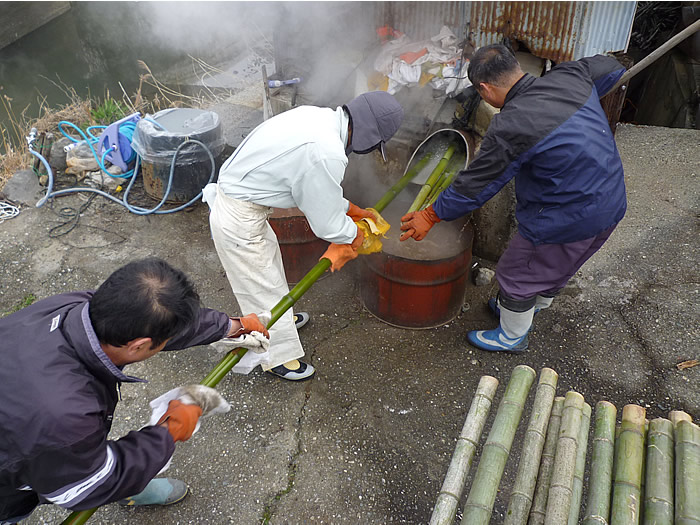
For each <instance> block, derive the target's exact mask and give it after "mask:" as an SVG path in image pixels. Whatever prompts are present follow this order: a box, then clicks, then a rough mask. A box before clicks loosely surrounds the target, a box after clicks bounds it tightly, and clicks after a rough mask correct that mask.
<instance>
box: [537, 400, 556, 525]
mask: <svg viewBox="0 0 700 525" xmlns="http://www.w3.org/2000/svg"><path fill="white" fill-rule="evenodd" d="M563 411H564V398H563V397H561V396H560V397H555V398H554V405H553V406H552V415H551V416H549V424H548V425H547V437H546V438H545V440H544V448H543V449H542V460H541V462H540V471H539V473H538V475H537V485H535V497H534V498H533V500H532V505H531V508H530V519H529V520H528V524H529V525H542V524H543V523H544V517H545V514H546V513H547V493H548V492H549V485H550V483H551V481H552V469H553V467H554V456H555V454H556V451H557V439H559V429H560V428H561V414H562V412H563Z"/></svg>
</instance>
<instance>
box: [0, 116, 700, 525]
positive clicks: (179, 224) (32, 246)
mask: <svg viewBox="0 0 700 525" xmlns="http://www.w3.org/2000/svg"><path fill="white" fill-rule="evenodd" d="M616 138H617V142H618V145H619V149H620V152H621V154H622V158H623V161H624V165H625V170H626V177H627V185H628V197H629V209H628V212H627V216H626V217H625V219H624V220H623V221H622V223H621V224H620V226H619V227H618V229H617V231H616V232H615V233H614V234H613V236H612V238H611V239H610V240H609V242H608V243H607V244H606V245H605V246H604V247H603V249H602V250H601V251H600V252H599V253H598V254H596V255H595V256H594V257H593V258H592V259H591V260H590V261H589V262H588V263H587V264H586V265H585V266H584V267H583V268H582V269H581V271H580V272H579V273H578V274H577V275H576V276H575V277H574V278H573V279H572V280H571V282H570V284H569V286H567V288H566V289H565V290H564V291H563V293H562V294H561V296H560V297H559V298H557V300H556V301H555V302H554V304H553V306H552V308H550V309H549V310H547V311H544V312H542V313H540V314H539V315H538V316H537V318H536V323H535V326H534V329H533V331H532V332H531V335H530V350H529V351H528V352H527V353H525V354H523V355H498V354H496V355H492V354H488V353H485V352H482V351H479V350H476V349H473V348H471V347H469V346H468V345H467V344H466V343H465V339H464V335H465V333H466V331H468V330H471V329H476V328H490V327H494V326H495V325H496V322H495V320H494V319H493V318H491V317H490V314H489V312H488V311H487V309H486V307H485V302H486V299H487V298H488V297H489V296H492V295H493V294H494V293H495V291H496V290H495V285H494V286H491V287H489V286H486V287H475V286H473V285H471V284H470V285H469V288H468V290H467V294H466V298H465V306H464V309H463V310H464V312H463V313H462V314H461V315H460V316H459V317H458V318H457V319H455V320H454V321H452V322H450V323H448V324H447V325H444V326H441V327H439V328H435V329H430V330H420V331H412V330H405V329H400V328H395V327H392V326H388V325H386V324H384V323H382V322H381V321H379V320H377V319H376V318H375V317H373V316H372V315H371V314H370V313H369V312H367V311H366V310H365V309H364V307H363V305H362V303H361V300H360V298H359V295H358V276H359V271H358V270H359V268H360V265H361V264H363V263H362V261H361V260H357V261H353V262H351V263H349V264H348V265H347V266H346V267H345V268H344V269H343V270H342V271H341V272H339V273H335V274H333V275H330V276H326V277H325V278H323V279H322V280H320V281H319V282H318V283H316V285H314V286H313V287H312V288H311V289H310V290H309V292H308V293H307V294H306V295H305V296H304V297H303V298H302V299H301V300H300V302H299V304H298V307H299V308H298V309H301V310H306V311H308V312H310V313H311V316H312V321H311V322H310V324H309V325H308V326H306V327H305V328H304V329H303V330H302V331H301V333H300V335H301V339H302V342H303V343H304V345H305V348H306V352H307V359H308V360H309V361H310V362H311V363H313V365H314V366H316V367H317V369H318V373H317V374H316V377H315V378H314V379H313V380H311V381H308V382H305V383H301V384H295V383H289V382H285V381H282V380H279V379H277V378H275V377H272V376H270V375H267V374H263V373H261V372H259V371H255V372H253V373H252V374H250V375H249V376H241V375H234V374H230V375H229V376H227V377H225V378H224V379H223V380H222V381H221V382H220V383H219V385H218V388H219V390H220V391H221V393H222V394H223V395H224V396H225V397H226V398H227V399H228V400H230V401H231V403H232V405H233V410H232V411H231V412H229V413H228V414H226V415H223V416H217V417H214V418H212V419H210V420H208V421H205V422H204V423H203V425H202V429H201V431H200V432H199V433H198V434H196V435H195V436H194V438H193V439H191V440H190V441H188V442H187V443H184V444H180V445H178V447H177V451H176V453H175V457H174V461H173V465H172V467H171V468H170V470H169V471H168V475H169V476H171V477H176V478H180V479H183V480H186V481H187V482H188V484H189V485H190V487H191V494H190V495H189V497H188V498H186V499H185V500H184V501H183V502H181V503H180V504H178V505H175V506H173V507H170V508H138V509H134V508H128V509H127V508H122V507H119V506H118V505H116V504H112V505H107V506H104V507H102V508H100V509H99V510H98V511H97V513H96V514H95V515H94V516H93V518H92V519H91V520H90V521H89V523H94V524H117V523H118V524H124V523H140V524H158V525H160V524H163V523H168V524H185V523H192V524H241V525H244V524H245V525H247V524H258V523H270V524H277V525H281V524H301V523H312V524H348V525H350V524H352V525H355V524H357V525H366V524H385V523H427V522H428V520H429V518H430V515H431V511H432V508H433V505H434V503H435V501H436V498H437V495H438V492H439V490H440V486H441V484H442V481H443V478H444V475H445V473H446V471H447V466H448V464H449V461H450V458H451V455H452V452H453V450H454V445H455V440H456V438H457V436H458V435H459V432H460V430H461V428H462V425H463V423H464V419H465V417H466V414H467V411H468V408H469V405H470V403H471V399H472V396H473V394H474V391H475V388H476V385H477V383H478V381H479V378H480V376H482V375H484V374H489V375H493V376H495V377H496V378H498V379H499V381H500V382H501V385H500V387H499V390H498V395H497V399H496V402H498V401H500V399H501V396H502V394H503V391H504V388H505V385H506V383H507V381H508V378H509V377H510V374H511V372H512V370H513V368H514V367H515V366H516V365H518V364H527V365H529V366H531V367H532V368H534V369H535V370H536V371H538V372H539V370H541V369H542V368H543V367H545V366H548V367H551V368H553V369H554V370H556V371H557V372H558V373H559V387H558V394H559V395H563V394H564V393H565V392H566V391H568V390H571V389H573V390H576V391H578V392H580V393H581V394H583V395H584V397H585V399H586V401H587V402H588V403H589V404H591V405H592V406H593V405H595V403H596V402H598V401H599V400H603V399H605V400H609V401H611V402H612V403H613V404H615V405H616V406H617V408H618V417H619V411H621V409H622V407H623V406H624V405H625V404H627V403H638V404H641V405H642V406H644V407H646V408H647V417H648V418H649V419H652V418H655V417H659V416H666V415H667V414H668V411H669V410H672V409H677V410H685V411H687V412H689V413H690V414H691V415H692V416H693V418H694V419H696V420H697V419H698V418H700V366H698V367H695V368H688V369H685V370H678V369H677V368H676V364H677V363H679V362H682V361H684V360H689V359H700V351H699V350H698V348H699V346H698V340H699V339H700V337H699V336H700V322H699V321H700V315H699V314H700V306H699V303H700V301H699V294H698V290H699V288H698V283H699V282H700V272H699V270H698V253H700V251H699V248H700V235H698V234H699V231H698V216H697V210H698V209H699V206H698V205H699V200H700V199H698V192H699V188H700V184H699V183H698V176H699V175H700V148H698V144H700V132H699V131H696V130H685V129H666V128H653V127H637V126H633V125H622V126H620V127H619V128H618V130H617V135H616ZM77 202H78V201H77V200H76V198H74V197H66V198H64V199H61V202H60V203H57V204H56V209H57V208H58V207H59V206H60V205H66V204H72V205H74V206H75V205H76V203H77ZM56 220H57V217H56V215H55V213H54V211H52V210H51V209H49V208H47V207H45V208H41V209H35V208H31V207H25V208H23V209H22V211H21V213H20V215H19V216H18V217H16V218H14V219H11V220H9V221H6V222H5V223H3V224H1V225H0V261H1V262H0V268H1V269H0V305H1V308H0V310H1V311H7V310H9V309H10V308H12V307H13V306H15V305H18V304H20V303H21V302H22V301H23V299H24V298H25V297H26V296H27V295H28V294H33V295H35V296H36V297H37V298H38V299H41V298H44V297H47V296H49V295H52V294H56V293H60V292H67V291H71V290H76V289H84V288H92V287H96V286H98V285H99V284H100V283H101V282H102V280H103V279H104V278H106V277H107V276H108V275H109V274H110V273H111V272H112V271H113V270H114V269H116V268H117V267H119V266H120V265H122V264H124V263H126V262H128V261H131V260H133V259H136V258H140V257H146V256H152V255H154V256H159V257H163V258H164V259H166V260H168V261H169V262H171V263H172V264H174V265H176V266H178V267H180V268H182V269H183V270H185V271H186V272H187V273H188V274H189V275H190V276H191V277H192V278H193V280H194V281H195V282H196V283H197V285H198V288H199V291H200V295H201V298H202V301H203V303H204V305H206V306H208V307H212V308H218V309H222V310H225V311H227V312H229V313H230V314H236V313H237V307H236V305H235V301H234V299H233V296H232V294H231V291H230V289H229V285H228V282H227V280H226V278H225V276H224V272H223V270H222V268H221V266H220V263H219V261H218V259H217V256H216V253H215V251H214V247H213V244H212V241H211V239H210V237H209V232H208V224H207V209H206V207H205V206H204V205H201V204H200V205H198V206H197V207H196V208H195V209H194V210H192V211H189V212H181V213H176V214H172V215H162V216H157V217H156V216H150V217H139V216H136V215H132V214H128V213H126V212H125V211H123V210H122V208H120V207H119V206H117V205H115V204H112V203H109V202H107V201H106V200H104V199H98V200H96V201H95V202H94V203H93V204H92V205H91V206H90V207H89V208H88V209H87V210H86V211H85V212H84V213H83V216H82V218H81V220H80V224H79V226H78V227H77V228H75V229H74V230H73V231H71V232H70V233H69V234H67V235H64V236H61V237H58V238H51V237H49V235H48V232H49V229H50V228H51V227H52V226H54V225H55V224H56ZM482 262H483V263H484V264H485V265H487V266H491V267H493V266H494V265H493V263H490V262H488V261H482ZM30 336H31V335H30V334H28V337H30ZM18 350H19V349H18ZM8 352H9V350H8V349H4V350H3V354H4V357H3V358H4V359H8V358H11V357H8V355H7V354H8ZM219 359H220V356H219V355H217V354H216V352H215V351H214V350H213V349H212V348H211V347H200V348H194V349H191V350H185V351H182V352H178V353H169V354H166V353H162V354H160V355H158V356H156V357H154V358H152V359H150V360H148V361H145V362H143V363H138V364H134V365H131V366H129V367H128V370H127V372H128V373H130V374H132V375H136V376H140V377H145V378H147V379H149V382H148V383H146V384H128V385H124V387H123V388H122V396H123V401H122V402H121V403H120V404H119V406H118V408H117V413H116V415H115V423H114V429H113V437H114V438H118V437H119V436H121V435H124V434H125V433H126V432H128V431H129V430H131V429H136V428H139V427H140V426H141V425H144V424H145V423H146V421H147V419H148V415H149V410H148V401H149V400H151V399H153V398H155V397H157V396H158V395H160V394H161V393H163V392H165V391H166V390H169V389H171V388H173V387H175V386H178V385H182V384H186V383H196V382H199V381H201V380H202V379H203V378H204V377H205V376H206V374H207V373H208V372H209V371H210V370H211V369H212V368H213V367H214V366H215V364H216V363H217V362H218V361H219ZM533 397H534V388H533V389H532V391H531V393H530V397H529V398H528V402H527V405H526V410H525V413H524V414H523V419H522V421H521V424H520V426H519V428H518V433H517V435H516V441H515V444H514V446H513V449H512V452H511V454H510V457H509V460H508V463H507V465H506V470H505V475H504V478H503V481H502V483H501V486H500V491H499V493H498V496H497V499H496V505H495V509H494V514H493V523H501V522H502V521H503V514H504V512H505V509H506V507H507V503H508V497H509V492H510V487H511V485H512V482H513V480H514V477H515V473H516V469H517V465H518V461H519V444H520V443H521V442H522V437H523V435H524V430H525V427H526V424H527V419H528V417H529V412H530V407H531V404H532V399H533ZM495 408H496V407H495V406H494V408H493V409H492V411H491V415H490V418H489V420H488V422H487V426H486V431H488V429H489V428H490V424H491V422H492V420H493V416H494V414H495ZM484 439H485V434H484V436H482V443H483V440H484ZM589 450H590V449H589ZM479 457H480V456H479V455H477V457H476V459H475V462H474V465H473V466H472V471H471V475H473V473H474V471H475V469H476V464H477V462H478V459H479ZM470 479H471V478H470ZM467 484H469V480H468V481H467ZM465 498H466V490H465V496H464V497H463V499H462V503H463V502H464V499H465ZM584 498H585V496H584ZM67 515H68V512H67V511H65V510H62V509H60V508H57V507H49V506H44V507H41V508H40V509H39V510H38V511H36V512H35V513H34V514H33V515H32V517H31V518H30V519H28V520H26V523H28V524H37V523H58V522H60V521H61V520H62V519H63V518H64V517H66V516H67ZM459 515H460V516H461V510H460V514H459Z"/></svg>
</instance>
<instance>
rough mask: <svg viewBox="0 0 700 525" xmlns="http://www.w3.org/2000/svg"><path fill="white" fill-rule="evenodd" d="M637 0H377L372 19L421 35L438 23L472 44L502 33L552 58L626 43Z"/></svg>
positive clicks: (436, 27) (416, 36)
mask: <svg viewBox="0 0 700 525" xmlns="http://www.w3.org/2000/svg"><path fill="white" fill-rule="evenodd" d="M636 4H637V3H636V2H626V1H619V2H377V3H375V4H374V12H375V21H376V25H377V26H380V25H384V24H388V25H390V26H392V27H394V28H395V29H399V30H400V31H403V32H404V33H406V35H408V37H409V38H410V39H411V40H424V39H427V38H430V37H431V36H434V35H436V34H437V33H438V32H439V31H440V28H441V27H442V26H443V25H446V26H448V27H449V28H450V29H452V31H453V32H454V33H455V35H456V36H457V37H458V38H460V39H462V38H463V37H464V36H465V34H466V28H467V25H468V26H469V33H470V34H471V38H472V41H473V42H474V44H475V45H476V47H481V46H484V45H487V44H493V43H495V42H500V41H501V39H502V38H503V37H504V36H508V37H511V38H513V39H517V40H519V41H521V42H523V43H524V44H525V45H526V46H527V47H528V49H529V50H530V51H531V52H532V53H533V54H534V55H536V56H538V57H540V58H549V59H550V60H552V61H554V62H563V61H566V60H575V59H578V58H581V57H583V56H590V55H593V54H596V53H606V52H611V51H622V50H626V49H627V43H628V40H629V35H630V31H631V27H632V21H633V19H634V12H635V9H636Z"/></svg>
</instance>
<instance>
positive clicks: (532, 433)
mask: <svg viewBox="0 0 700 525" xmlns="http://www.w3.org/2000/svg"><path fill="white" fill-rule="evenodd" d="M558 379H559V376H558V375H557V373H556V372H555V371H554V370H552V369H551V368H543V369H542V371H541V372H540V380H539V383H538V385H537V392H536V393H535V401H534V402H533V404H532V414H531V415H530V423H529V424H528V427H527V432H525V439H524V440H523V448H522V452H521V454H520V464H519V465H518V473H517V475H516V477H515V483H514V484H513V490H512V492H511V495H510V502H509V503H508V510H507V512H506V518H505V521H504V524H505V525H526V524H527V518H528V515H529V514H530V507H531V506H532V498H533V496H534V494H535V485H536V484H537V472H538V471H539V469H540V460H541V458H542V449H543V448H544V442H545V438H546V434H547V423H548V422H549V418H550V415H551V412H552V405H553V404H554V396H555V395H556V390H557V381H558Z"/></svg>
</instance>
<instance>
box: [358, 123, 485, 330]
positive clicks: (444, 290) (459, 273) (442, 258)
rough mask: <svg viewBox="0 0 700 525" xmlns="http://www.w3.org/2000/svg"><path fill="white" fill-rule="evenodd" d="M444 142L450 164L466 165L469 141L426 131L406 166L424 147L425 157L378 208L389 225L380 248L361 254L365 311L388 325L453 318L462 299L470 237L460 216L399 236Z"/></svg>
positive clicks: (454, 133)
mask: <svg viewBox="0 0 700 525" xmlns="http://www.w3.org/2000/svg"><path fill="white" fill-rule="evenodd" d="M450 144H454V145H456V147H457V149H456V153H455V154H454V156H453V159H454V160H453V161H452V162H453V164H451V166H452V167H453V168H454V169H463V168H464V167H466V165H467V163H468V161H469V150H470V146H469V144H468V143H467V140H466V137H465V136H464V135H463V134H462V133H460V132H458V131H456V130H452V129H442V130H439V131H436V132H435V133H433V134H431V135H430V136H428V138H426V139H425V140H424V141H423V142H422V143H421V144H420V145H419V146H418V148H417V149H416V150H415V151H414V153H413V155H412V156H411V159H410V160H409V162H408V165H407V166H406V171H408V169H409V168H411V167H412V166H413V165H414V164H416V163H417V162H418V161H419V160H420V159H421V158H423V157H424V156H425V155H426V154H428V153H429V154H430V155H431V156H432V159H431V161H430V162H429V163H428V164H426V165H425V168H423V169H422V170H421V171H420V172H419V173H418V174H417V175H416V177H415V178H414V179H413V181H414V183H411V184H409V185H408V186H407V187H406V188H405V189H404V190H403V192H401V193H400V194H399V195H398V196H397V197H396V199H395V200H394V201H393V202H391V203H390V204H389V205H388V206H387V208H386V209H385V210H384V211H383V213H382V215H383V217H384V218H385V219H386V220H387V221H388V222H389V224H391V225H392V228H391V229H390V230H389V232H388V234H387V237H386V239H383V245H384V246H383V251H382V252H381V253H377V254H372V255H369V256H366V257H362V263H363V264H362V270H361V281H360V296H361V299H362V302H363V303H364V305H365V307H366V308H367V310H369V312H370V313H372V314H373V315H374V316H376V317H377V318H378V319H380V320H381V321H384V322H386V323H388V324H391V325H394V326H398V327H401V328H412V329H421V328H434V327H436V326H441V325H443V324H445V323H448V322H450V321H451V320H453V319H454V318H455V317H456V316H457V315H458V314H459V313H460V312H461V310H462V306H463V304H464V295H465V293H466V289H467V284H468V273H469V272H468V270H469V266H470V263H471V256H472V252H471V249H472V241H473V237H474V235H473V230H472V227H471V224H470V223H469V222H467V219H466V218H462V219H458V220H456V221H450V222H447V221H443V222H439V223H438V224H436V225H435V226H433V228H432V229H431V230H430V233H429V234H428V235H427V236H426V237H425V239H423V240H422V241H414V240H413V239H409V240H407V241H403V242H400V241H399V236H400V233H401V231H400V228H399V226H400V224H401V216H402V215H403V214H405V213H406V211H407V209H408V208H409V206H410V205H411V203H412V202H413V200H414V198H415V197H416V195H417V194H418V192H419V190H420V188H421V186H422V184H423V183H424V182H425V180H426V179H427V177H428V175H429V174H430V172H431V171H432V170H433V169H434V168H435V166H436V165H437V164H438V161H439V160H440V158H441V157H442V155H443V154H444V152H445V151H446V150H447V148H448V145H450Z"/></svg>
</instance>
